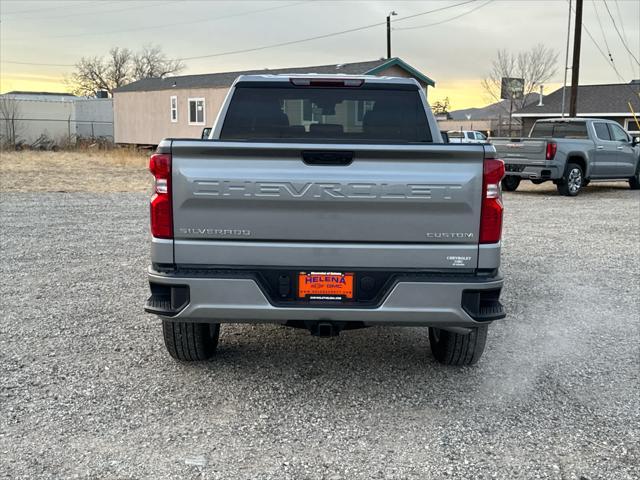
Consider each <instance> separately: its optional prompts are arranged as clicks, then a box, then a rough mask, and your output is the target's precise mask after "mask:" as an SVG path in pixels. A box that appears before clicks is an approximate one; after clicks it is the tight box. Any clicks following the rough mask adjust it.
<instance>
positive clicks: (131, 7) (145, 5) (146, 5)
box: [24, 0, 183, 20]
mask: <svg viewBox="0 0 640 480" xmlns="http://www.w3.org/2000/svg"><path fill="white" fill-rule="evenodd" d="M182 1H183V0H173V1H170V2H157V3H148V2H144V3H143V4H142V5H129V6H128V7H123V8H114V9H112V10H100V11H99V12H95V11H90V12H76V13H70V14H65V15H47V16H45V17H26V18H24V20H55V19H59V18H71V17H82V16H85V15H92V16H94V17H95V16H96V14H97V13H99V14H100V15H103V14H105V13H119V12H124V11H126V10H135V9H138V8H156V7H161V6H163V5H168V4H170V3H182Z"/></svg>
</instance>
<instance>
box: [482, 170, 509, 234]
mask: <svg viewBox="0 0 640 480" xmlns="http://www.w3.org/2000/svg"><path fill="white" fill-rule="evenodd" d="M502 177H504V162H503V161H502V160H499V159H497V158H485V159H484V167H483V175H482V211H481V213H480V243H497V242H499V241H500V237H501V236H502V210H503V207H502V192H501V190H500V180H502Z"/></svg>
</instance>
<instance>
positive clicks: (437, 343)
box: [429, 325, 489, 366]
mask: <svg viewBox="0 0 640 480" xmlns="http://www.w3.org/2000/svg"><path fill="white" fill-rule="evenodd" d="M488 330H489V326H488V325H481V326H479V327H476V328H474V329H473V330H472V331H471V332H470V333H468V334H466V335H464V334H461V333H453V332H449V331H447V330H442V329H440V328H435V327H431V328H429V344H430V345H431V353H433V356H434V357H435V359H436V360H437V361H438V362H440V363H442V364H443V365H456V366H464V365H473V364H475V363H476V362H477V361H478V360H480V357H481V356H482V352H484V346H485V344H486V342H487V332H488Z"/></svg>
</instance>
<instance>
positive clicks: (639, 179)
mask: <svg viewBox="0 0 640 480" xmlns="http://www.w3.org/2000/svg"><path fill="white" fill-rule="evenodd" d="M629 188H630V189H631V190H640V160H638V168H636V174H635V175H634V176H633V177H631V178H629Z"/></svg>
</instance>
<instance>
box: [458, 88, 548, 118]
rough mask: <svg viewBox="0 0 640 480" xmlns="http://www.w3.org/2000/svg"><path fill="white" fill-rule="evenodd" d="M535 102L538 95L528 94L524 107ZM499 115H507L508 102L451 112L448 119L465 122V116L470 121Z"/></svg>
mask: <svg viewBox="0 0 640 480" xmlns="http://www.w3.org/2000/svg"><path fill="white" fill-rule="evenodd" d="M537 101H538V94H537V93H530V94H529V95H528V96H527V101H526V103H525V105H529V104H531V103H533V102H537ZM514 112H515V108H514ZM500 114H502V115H503V116H504V115H509V101H508V100H500V101H499V102H496V103H492V104H491V105H487V106H486V107H476V108H463V109H461V110H454V111H453V112H449V117H450V118H451V120H466V119H467V115H471V119H472V120H489V119H491V118H498V116H500Z"/></svg>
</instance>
